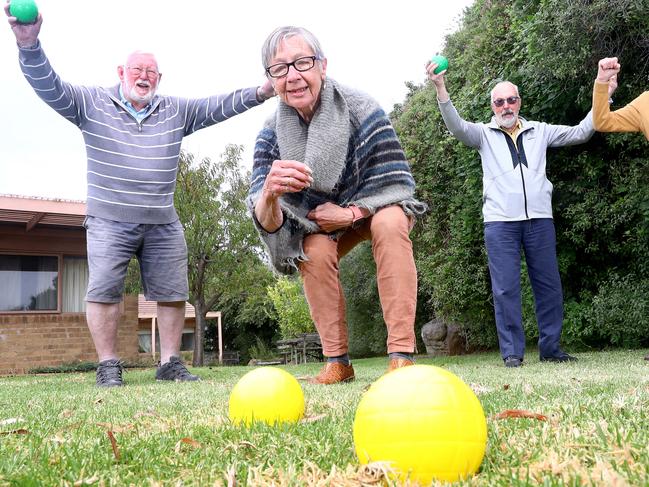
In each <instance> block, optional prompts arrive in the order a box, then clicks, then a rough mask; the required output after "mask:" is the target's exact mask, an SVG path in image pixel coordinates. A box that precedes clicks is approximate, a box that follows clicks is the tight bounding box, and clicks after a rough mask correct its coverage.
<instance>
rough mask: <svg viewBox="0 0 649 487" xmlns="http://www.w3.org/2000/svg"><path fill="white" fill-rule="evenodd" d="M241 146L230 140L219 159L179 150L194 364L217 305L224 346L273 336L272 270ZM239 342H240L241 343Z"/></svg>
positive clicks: (179, 199)
mask: <svg viewBox="0 0 649 487" xmlns="http://www.w3.org/2000/svg"><path fill="white" fill-rule="evenodd" d="M242 150H243V148H242V147H241V146H235V145H229V146H227V147H226V150H225V153H224V154H223V155H222V159H221V160H220V161H219V163H217V164H215V163H213V162H212V161H211V160H210V159H208V158H206V159H203V160H202V161H200V162H199V163H195V161H194V158H193V156H192V155H191V154H188V153H185V152H183V153H182V154H181V158H180V164H179V168H178V184H177V187H176V194H175V205H176V210H177V212H178V216H179V217H180V221H181V223H182V224H183V227H184V230H185V240H186V241H187V252H188V259H189V262H188V265H189V269H188V271H189V272H188V273H189V293H190V301H191V302H192V303H193V305H194V307H195V308H196V314H197V320H196V328H195V337H196V340H195V344H196V345H195V349H194V364H195V365H199V364H202V351H203V343H204V340H203V332H204V329H205V314H206V313H207V312H208V311H211V310H220V311H221V313H222V315H223V323H224V330H223V331H224V333H223V334H224V341H225V345H226V348H230V349H239V350H247V349H248V348H249V347H250V345H251V344H252V342H253V341H254V337H255V336H256V335H261V336H263V337H265V338H269V337H272V336H273V335H274V333H275V325H274V323H273V322H272V321H270V320H269V319H268V313H267V311H266V310H267V308H268V307H269V303H268V301H267V298H266V286H268V285H269V284H270V283H271V282H272V281H273V275H272V272H271V271H270V270H269V268H268V266H266V265H265V263H264V262H263V260H262V255H263V250H262V246H261V242H260V240H259V236H258V234H257V232H256V230H255V228H254V225H253V223H252V220H251V219H250V216H249V215H248V211H247V208H246V205H245V198H246V195H247V190H248V179H249V175H248V174H247V172H246V171H243V170H242V169H241V167H240V162H241V152H242ZM240 347H241V348H240Z"/></svg>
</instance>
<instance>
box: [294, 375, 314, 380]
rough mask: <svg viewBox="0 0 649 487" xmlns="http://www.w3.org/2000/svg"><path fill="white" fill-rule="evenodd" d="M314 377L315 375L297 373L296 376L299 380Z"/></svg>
mask: <svg viewBox="0 0 649 487" xmlns="http://www.w3.org/2000/svg"><path fill="white" fill-rule="evenodd" d="M312 377H313V376H311V375H297V376H295V378H296V379H297V380H309V379H311V378H312Z"/></svg>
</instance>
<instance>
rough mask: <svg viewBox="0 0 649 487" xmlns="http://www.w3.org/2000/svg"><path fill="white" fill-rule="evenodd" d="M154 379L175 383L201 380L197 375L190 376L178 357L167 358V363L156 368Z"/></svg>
mask: <svg viewBox="0 0 649 487" xmlns="http://www.w3.org/2000/svg"><path fill="white" fill-rule="evenodd" d="M155 378H156V379H157V380H174V381H176V382H189V381H195V380H201V379H200V378H199V377H198V376H197V375H194V374H190V373H189V370H187V367H185V364H183V363H182V362H181V361H180V359H179V358H178V357H169V362H167V363H166V364H163V365H161V366H160V367H158V370H156V373H155Z"/></svg>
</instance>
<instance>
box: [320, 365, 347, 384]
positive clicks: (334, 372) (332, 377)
mask: <svg viewBox="0 0 649 487" xmlns="http://www.w3.org/2000/svg"><path fill="white" fill-rule="evenodd" d="M352 380H354V368H353V367H352V364H349V365H345V364H341V363H340V362H327V363H326V364H325V366H324V367H323V368H322V370H321V371H320V373H319V374H318V375H316V376H315V377H312V378H310V379H309V382H310V383H311V384H336V383H338V382H349V381H352Z"/></svg>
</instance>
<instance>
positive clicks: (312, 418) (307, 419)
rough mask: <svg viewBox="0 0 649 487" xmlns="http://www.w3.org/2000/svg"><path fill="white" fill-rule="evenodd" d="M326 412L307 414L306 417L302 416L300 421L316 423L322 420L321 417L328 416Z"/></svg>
mask: <svg viewBox="0 0 649 487" xmlns="http://www.w3.org/2000/svg"><path fill="white" fill-rule="evenodd" d="M326 417H327V415H326V414H316V415H314V416H307V417H305V418H302V419H301V420H300V423H315V422H316V421H320V420H321V419H324V418H326Z"/></svg>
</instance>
